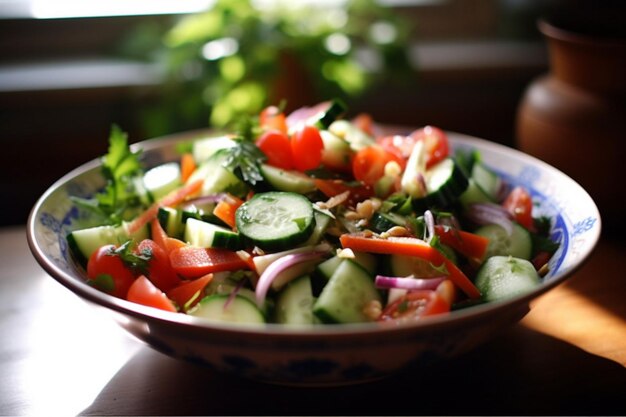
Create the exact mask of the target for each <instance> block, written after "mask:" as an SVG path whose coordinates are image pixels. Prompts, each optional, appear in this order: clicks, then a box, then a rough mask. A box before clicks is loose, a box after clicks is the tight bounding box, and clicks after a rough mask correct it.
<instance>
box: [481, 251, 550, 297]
mask: <svg viewBox="0 0 626 417" xmlns="http://www.w3.org/2000/svg"><path fill="white" fill-rule="evenodd" d="M540 282H541V279H540V278H539V275H538V274H537V271H536V270H535V267H534V266H533V264H532V263H530V262H529V261H527V260H526V259H520V258H515V257H513V256H492V257H491V258H489V259H487V261H485V263H484V264H483V266H482V267H481V268H480V270H479V271H478V274H477V275H476V281H475V284H476V287H477V288H478V290H479V291H480V293H481V294H482V298H483V299H484V300H485V301H499V300H505V299H508V298H511V297H515V296H518V295H521V294H525V293H528V292H530V291H532V290H533V289H534V288H535V287H536V286H537V285H539V283H540Z"/></svg>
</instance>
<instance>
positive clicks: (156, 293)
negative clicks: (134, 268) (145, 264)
mask: <svg viewBox="0 0 626 417" xmlns="http://www.w3.org/2000/svg"><path fill="white" fill-rule="evenodd" d="M126 299H127V300H128V301H132V302H133V303H137V304H142V305H145V306H149V307H154V308H159V309H161V310H165V311H171V312H174V313H175V312H176V306H174V303H172V301H171V300H170V299H169V298H167V295H165V293H164V292H163V291H161V290H160V289H158V288H157V287H156V286H155V285H154V284H153V283H152V282H151V281H150V280H149V279H148V278H146V277H145V276H144V275H141V276H139V278H137V279H136V280H135V281H134V282H133V285H131V286H130V288H129V289H128V295H127V296H126Z"/></svg>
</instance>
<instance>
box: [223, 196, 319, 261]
mask: <svg viewBox="0 0 626 417" xmlns="http://www.w3.org/2000/svg"><path fill="white" fill-rule="evenodd" d="M235 220H236V224H237V230H239V233H241V235H242V236H243V237H244V238H245V239H246V240H247V241H248V242H250V243H251V244H252V245H254V246H258V247H259V248H261V249H263V250H266V251H281V250H286V249H289V248H293V247H294V246H296V245H298V244H300V243H303V242H305V241H306V240H307V239H308V238H309V237H310V236H311V234H312V233H313V229H314V228H315V216H314V213H313V205H312V204H311V202H310V201H309V200H308V199H307V198H306V197H304V196H302V195H300V194H295V193H288V192H282V191H272V192H268V193H260V194H256V195H255V196H254V197H253V198H251V199H250V200H248V201H246V202H245V203H244V204H242V205H241V206H240V207H239V208H238V209H237V211H236V213H235Z"/></svg>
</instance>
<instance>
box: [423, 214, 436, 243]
mask: <svg viewBox="0 0 626 417" xmlns="http://www.w3.org/2000/svg"><path fill="white" fill-rule="evenodd" d="M424 222H425V223H426V236H425V237H424V240H425V241H426V242H428V244H429V245H430V241H431V240H432V239H433V237H435V218H434V217H433V213H432V211H430V210H426V211H425V212H424Z"/></svg>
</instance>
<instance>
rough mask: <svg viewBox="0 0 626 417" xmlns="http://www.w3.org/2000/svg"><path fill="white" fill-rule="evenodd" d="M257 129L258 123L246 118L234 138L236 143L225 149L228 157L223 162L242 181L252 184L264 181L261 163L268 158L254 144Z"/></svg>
mask: <svg viewBox="0 0 626 417" xmlns="http://www.w3.org/2000/svg"><path fill="white" fill-rule="evenodd" d="M257 130H258V125H256V124H254V123H253V122H252V120H251V119H244V120H243V121H242V123H241V124H240V127H239V132H238V133H237V136H236V137H235V138H234V141H235V142H236V145H235V146H233V147H230V148H227V149H226V150H225V152H226V159H225V160H224V164H223V166H224V168H226V169H228V170H230V171H232V172H233V173H235V175H237V176H238V177H239V178H240V179H241V180H242V181H244V182H245V183H247V184H249V185H252V186H254V185H256V183H257V182H259V181H263V176H262V175H261V171H260V169H259V165H260V164H261V163H262V162H264V161H265V160H266V159H267V157H266V156H265V154H263V152H261V150H260V149H259V148H258V147H257V146H256V145H255V144H254V138H255V137H256V136H257Z"/></svg>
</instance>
